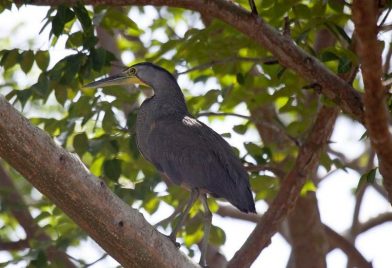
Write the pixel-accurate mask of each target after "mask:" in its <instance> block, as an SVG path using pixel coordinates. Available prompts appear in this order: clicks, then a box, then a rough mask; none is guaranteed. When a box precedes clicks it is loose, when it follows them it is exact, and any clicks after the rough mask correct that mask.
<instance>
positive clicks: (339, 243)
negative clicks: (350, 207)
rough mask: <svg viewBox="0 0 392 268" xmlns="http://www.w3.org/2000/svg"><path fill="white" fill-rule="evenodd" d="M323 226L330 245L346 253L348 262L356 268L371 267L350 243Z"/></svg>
mask: <svg viewBox="0 0 392 268" xmlns="http://www.w3.org/2000/svg"><path fill="white" fill-rule="evenodd" d="M324 226H325V232H326V234H327V237H328V240H329V241H330V244H331V245H334V246H336V247H338V248H340V249H341V250H342V251H343V252H344V253H346V255H347V258H348V259H349V261H350V262H351V263H352V264H353V265H355V267H358V268H372V267H373V265H372V264H371V263H369V262H368V261H367V260H366V259H365V258H364V257H363V256H362V254H361V253H360V252H359V251H358V250H357V249H356V248H355V247H354V245H353V244H352V243H350V241H348V240H347V239H346V238H344V237H343V236H341V235H340V234H338V233H337V232H335V231H334V230H332V229H331V228H329V227H328V226H326V225H324Z"/></svg>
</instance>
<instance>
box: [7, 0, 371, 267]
mask: <svg viewBox="0 0 392 268" xmlns="http://www.w3.org/2000/svg"><path fill="white" fill-rule="evenodd" d="M236 2H238V3H240V4H241V5H243V6H244V7H247V1H236ZM258 7H259V14H260V16H261V17H262V18H263V19H264V20H265V21H266V22H267V23H269V24H270V25H272V26H274V27H275V28H277V29H279V30H281V31H283V30H284V27H285V26H284V23H283V21H284V18H285V17H287V18H288V21H289V26H290V34H291V37H292V39H293V40H294V41H295V42H296V44H297V45H299V46H300V47H301V48H302V49H304V50H305V51H307V52H308V53H310V54H312V55H314V56H315V57H317V58H318V59H319V60H320V61H322V62H324V63H325V65H326V66H327V67H328V68H329V69H330V70H331V71H333V72H335V73H338V74H344V73H347V72H349V71H350V70H351V69H352V68H355V67H356V66H358V59H357V56H356V54H355V53H354V52H353V51H352V47H351V43H352V37H351V30H352V29H351V28H350V27H349V26H348V24H349V23H350V20H351V18H350V16H349V14H348V13H347V9H348V8H349V6H348V5H346V4H345V2H344V1H338V0H334V1H270V0H263V1H258ZM9 8H11V6H9V5H8V6H6V5H4V6H1V9H0V10H2V12H7V9H9ZM130 14H131V15H130ZM135 17H136V18H149V20H151V22H152V24H151V25H148V26H143V27H139V26H138V25H139V23H138V21H137V20H136V19H134V18H135ZM151 18H153V19H151ZM45 29H49V30H50V34H49V38H50V48H49V49H43V48H41V49H39V50H37V49H18V48H12V47H7V48H6V49H3V50H1V51H0V58H1V61H0V65H1V67H2V76H3V78H4V83H3V84H2V85H1V88H0V93H1V94H4V95H5V96H6V98H7V99H8V100H10V101H11V102H12V103H14V105H15V106H17V107H20V108H21V110H23V112H24V113H25V115H26V116H28V117H29V118H30V120H31V122H33V123H34V124H35V125H38V126H40V127H41V128H43V129H44V130H45V131H46V132H48V133H49V134H50V135H51V136H52V137H53V138H55V139H56V140H57V141H58V142H59V143H60V144H61V145H62V146H63V147H65V148H66V149H68V150H70V151H73V152H74V153H75V154H77V155H78V156H79V157H80V158H81V159H82V161H83V162H84V163H85V164H86V166H87V167H88V168H89V169H90V170H91V172H92V173H93V174H94V175H96V176H98V177H101V178H103V179H104V180H105V181H106V183H107V184H108V185H109V187H111V188H112V190H113V191H114V192H115V193H116V194H117V195H118V196H120V197H121V198H122V199H123V200H124V201H125V202H127V203H128V204H130V205H132V206H133V207H138V208H140V209H144V210H145V211H146V212H147V213H150V214H154V213H155V212H156V211H157V209H158V208H159V206H160V205H161V204H162V203H165V204H167V205H169V206H171V207H173V208H175V207H177V206H178V205H179V204H180V203H181V202H184V201H185V200H186V199H187V198H188V194H187V193H186V192H185V191H183V190H181V189H179V188H178V187H176V186H167V189H165V190H163V191H162V187H161V186H162V183H161V181H162V180H161V177H160V175H159V174H158V173H157V171H156V170H155V169H154V168H153V166H152V165H151V164H149V163H148V162H147V161H146V160H144V159H143V158H142V156H141V155H140V153H139V152H138V150H137V147H136V141H135V134H134V124H135V118H136V114H137V108H135V107H137V106H138V104H139V103H140V101H141V99H142V98H143V97H144V96H143V94H141V93H140V92H139V91H138V90H135V88H119V87H114V88H107V89H104V90H91V89H85V88H83V84H85V83H87V82H90V81H92V80H94V79H96V78H97V77H100V76H103V75H105V74H107V73H109V72H110V71H111V68H112V66H113V62H117V63H118V62H121V59H122V58H124V59H125V58H127V57H128V59H129V58H131V59H132V60H128V62H125V64H124V65H130V64H132V63H136V62H140V61H152V62H155V63H157V64H159V65H161V66H163V67H164V68H167V69H168V70H170V71H173V72H176V74H177V76H178V77H180V78H181V79H182V78H183V77H184V76H185V77H186V79H189V80H190V81H192V82H188V84H189V86H187V88H184V92H185V93H186V98H187V103H188V107H189V109H190V111H191V113H193V114H195V115H196V114H199V113H202V112H209V111H214V112H216V113H243V114H249V115H250V117H249V119H242V121H241V123H239V124H236V125H234V126H233V131H232V132H233V133H236V135H239V136H243V137H247V136H246V135H249V133H254V131H255V130H256V129H257V128H256V126H257V121H258V120H260V117H261V118H263V117H262V116H261V115H260V110H259V108H260V107H267V108H268V109H272V111H274V112H273V116H272V117H271V118H269V121H267V123H268V124H274V126H275V127H277V128H278V129H279V132H280V133H281V134H283V135H284V136H286V138H287V139H288V140H291V141H296V142H286V143H285V144H284V146H281V144H280V143H281V141H280V140H264V141H263V142H262V141H261V140H260V139H258V141H257V142H248V141H246V142H244V144H243V146H242V147H243V148H241V150H240V151H238V153H239V155H240V157H241V159H242V161H243V162H244V165H247V166H249V165H256V166H268V165H270V166H280V167H281V169H282V170H283V171H284V172H288V171H289V170H290V168H291V167H292V165H293V159H295V157H296V155H297V153H298V146H297V144H301V142H302V141H303V140H304V138H305V137H306V134H307V131H308V130H309V128H310V126H311V125H312V123H313V121H314V118H315V115H316V113H317V111H318V109H319V107H320V105H322V104H328V100H325V99H324V98H322V97H320V96H319V95H318V94H317V93H315V92H313V91H312V90H305V89H304V88H305V87H306V86H308V84H309V82H308V81H305V80H303V79H302V78H301V77H298V76H297V75H296V74H295V73H293V72H292V71H291V70H288V69H286V68H284V67H282V66H281V65H280V64H277V63H276V62H275V61H274V59H273V58H271V53H270V52H269V51H267V50H265V49H264V48H262V47H260V46H259V45H258V44H256V43H255V42H254V41H253V40H251V39H249V38H248V37H246V36H245V35H243V34H242V33H239V32H238V31H237V30H235V29H233V28H231V27H230V26H228V25H226V24H224V23H223V22H221V21H218V20H211V19H209V18H204V17H203V16H200V15H198V14H196V13H194V12H190V11H186V10H182V9H175V8H167V7H162V8H152V7H149V8H146V7H129V8H118V7H116V8H115V7H110V6H95V7H86V6H83V5H81V4H78V5H76V6H70V7H68V6H58V7H51V8H49V9H48V12H47V15H46V17H45V19H44V22H43V28H42V30H41V32H42V31H44V30H45ZM97 29H100V30H102V29H104V30H106V31H107V33H109V36H110V37H107V36H106V37H105V36H100V35H97ZM325 29H326V30H327V31H328V32H329V33H331V34H332V35H333V36H334V37H335V38H336V44H335V45H333V46H328V47H326V48H324V49H321V50H319V51H316V50H315V49H314V43H315V42H316V39H317V36H318V33H319V32H320V30H325ZM105 38H112V39H113V40H115V42H116V47H115V48H108V47H106V46H105V45H103V43H104V42H103V40H102V39H105ZM61 39H63V40H65V42H64V44H65V48H66V49H67V50H68V51H69V55H67V56H64V57H62V59H61V60H59V61H57V62H55V61H54V60H53V57H52V53H54V52H53V51H52V50H51V48H52V47H59V40H61ZM2 42H5V41H2ZM127 55H128V56H127ZM129 55H131V56H130V57H129ZM122 56H123V57H122ZM21 72H23V73H24V74H25V75H26V77H30V76H31V77H34V75H37V76H38V78H37V79H36V80H35V81H34V82H32V83H31V84H29V85H28V86H22V85H20V83H19V82H18V76H20V75H21ZM211 78H214V79H211ZM30 81H32V80H31V79H30ZM211 85H213V86H211ZM193 86H198V87H203V88H204V89H203V91H202V92H201V94H199V95H194V94H192V95H191V94H190V92H191V88H192V87H193ZM244 107H245V108H244ZM214 118H215V119H222V120H223V119H224V118H222V117H214ZM218 132H219V130H218ZM363 143H366V140H364V141H363ZM330 152H331V151H330ZM363 158H367V159H369V156H368V152H364V153H363V155H361V156H360V157H359V158H358V163H360V164H358V166H357V167H358V168H359V170H358V171H359V173H363V175H362V177H361V180H360V181H359V184H360V185H363V184H364V183H365V182H366V181H371V182H372V183H375V182H374V178H375V177H376V173H375V171H376V169H374V167H372V168H371V169H370V171H369V172H367V170H368V169H366V166H367V165H368V163H367V162H366V161H362V159H363ZM346 160H347V159H341V158H340V155H339V154H333V153H329V154H324V155H323V157H322V160H321V163H320V164H321V167H323V168H324V170H327V171H333V170H336V169H345V168H346V165H347V164H348V161H346ZM341 161H343V162H341ZM2 164H3V165H5V163H2ZM361 170H363V171H361ZM7 172H9V173H10V174H11V175H12V177H13V178H14V180H15V182H16V183H17V188H18V190H19V191H20V192H21V193H22V195H23V196H24V197H25V199H26V200H27V202H28V206H29V208H30V210H31V211H35V212H36V213H35V221H36V222H37V223H38V224H39V225H40V226H41V227H42V228H43V229H44V230H45V231H46V232H47V233H48V234H49V235H50V237H51V238H52V240H53V241H54V242H53V243H55V244H56V246H58V247H61V248H63V249H66V248H68V247H70V246H72V245H77V244H78V243H79V242H80V241H81V240H82V239H84V238H85V234H84V233H83V232H82V231H80V229H75V225H74V224H73V223H72V222H71V221H70V219H69V218H68V217H66V216H65V215H64V214H63V213H62V212H61V211H60V210H59V209H57V208H56V207H55V206H54V205H53V204H51V203H50V201H48V200H47V199H45V197H43V196H37V194H36V193H35V192H34V190H33V189H32V188H31V187H30V186H29V185H28V184H27V183H26V182H25V181H24V180H23V179H21V178H20V177H19V176H18V175H17V174H14V173H13V172H12V170H11V169H10V168H7ZM280 179H281V178H279V177H278V176H277V174H276V173H274V172H273V171H272V172H270V171H264V170H260V171H259V170H257V171H253V172H252V173H251V185H252V189H253V191H254V192H255V196H256V200H265V201H267V202H269V201H271V200H272V198H273V197H274V196H275V194H276V192H277V190H278V188H279V184H280ZM319 181H320V180H319V178H309V184H307V189H304V190H305V192H306V191H314V190H315V189H316V188H317V184H318V182H319ZM158 186H160V187H158ZM361 187H362V186H361ZM210 202H212V204H211V207H212V210H213V211H216V210H217V209H218V204H217V203H216V202H215V201H213V200H210ZM200 212H201V205H200V204H199V203H198V204H197V206H196V207H194V208H193V209H192V211H191V219H190V222H191V224H188V225H187V226H186V228H184V230H183V232H182V233H181V235H182V237H183V241H184V243H185V245H186V246H187V247H188V249H189V251H190V254H191V255H192V254H193V250H194V247H192V245H194V244H195V243H198V242H199V241H200V239H201V237H202V226H201V223H202V221H201V217H200ZM0 219H1V220H0V221H1V223H2V227H1V228H0V239H1V240H2V241H10V240H12V239H13V236H14V235H15V232H16V229H17V226H18V222H17V221H16V220H15V219H14V218H13V217H12V214H11V213H10V211H9V210H8V209H7V207H6V206H2V209H1V212H0ZM162 227H163V228H164V229H167V228H168V227H169V226H168V224H162ZM166 231H168V229H167V230H166ZM210 242H211V243H212V244H215V245H222V244H224V243H225V233H224V231H223V230H222V229H221V228H220V227H218V226H213V228H212V231H211V241H210ZM35 243H38V244H37V246H35V247H34V248H35V249H34V250H30V251H29V252H27V253H26V252H25V251H20V252H19V251H18V252H15V253H13V258H14V261H15V262H18V261H19V260H22V259H26V255H28V256H29V259H30V260H31V265H33V266H34V265H36V266H40V267H42V266H41V264H42V263H46V262H47V258H46V257H45V253H44V251H39V250H38V249H39V248H41V247H45V246H46V245H42V244H39V243H40V242H39V241H35ZM32 248H33V247H32Z"/></svg>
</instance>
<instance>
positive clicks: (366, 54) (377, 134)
mask: <svg viewBox="0 0 392 268" xmlns="http://www.w3.org/2000/svg"><path fill="white" fill-rule="evenodd" d="M377 3H378V2H377V1H373V0H356V1H354V3H353V20H354V24H355V31H356V32H357V35H358V49H357V50H358V55H359V58H360V62H361V70H362V75H363V81H364V84H365V99H364V102H365V103H364V105H365V121H366V127H367V130H368V134H369V138H370V141H371V143H372V146H373V148H374V149H375V151H376V152H377V156H378V159H379V162H380V173H381V174H382V175H383V178H384V186H385V189H386V190H387V191H388V194H389V201H390V202H391V203H392V136H391V134H390V132H389V129H388V128H389V126H388V122H389V112H388V108H387V105H386V102H385V100H386V93H387V90H386V88H385V87H384V86H383V85H382V83H381V77H382V74H383V71H382V60H381V52H382V47H381V44H379V42H378V40H377V34H378V32H377V17H378V7H377Z"/></svg>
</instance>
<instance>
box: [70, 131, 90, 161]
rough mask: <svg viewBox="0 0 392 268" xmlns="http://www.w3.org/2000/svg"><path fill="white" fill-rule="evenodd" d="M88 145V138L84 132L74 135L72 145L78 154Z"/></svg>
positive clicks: (85, 149)
mask: <svg viewBox="0 0 392 268" xmlns="http://www.w3.org/2000/svg"><path fill="white" fill-rule="evenodd" d="M88 146H89V144H88V138H87V135H86V133H85V132H83V133H79V134H77V135H75V137H74V139H73V147H74V149H75V152H76V153H77V154H78V155H79V156H82V155H83V154H84V153H85V152H86V151H87V149H88Z"/></svg>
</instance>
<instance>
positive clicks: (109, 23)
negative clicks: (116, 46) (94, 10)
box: [101, 8, 139, 31]
mask: <svg viewBox="0 0 392 268" xmlns="http://www.w3.org/2000/svg"><path fill="white" fill-rule="evenodd" d="M101 25H102V26H104V27H105V28H107V29H124V30H127V29H134V30H137V31H139V28H138V26H137V24H136V23H135V22H134V21H133V20H131V19H130V18H129V17H128V16H127V15H126V14H124V12H120V11H118V10H117V9H116V8H109V9H108V10H107V12H106V14H105V16H104V17H103V19H102V21H101Z"/></svg>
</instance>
